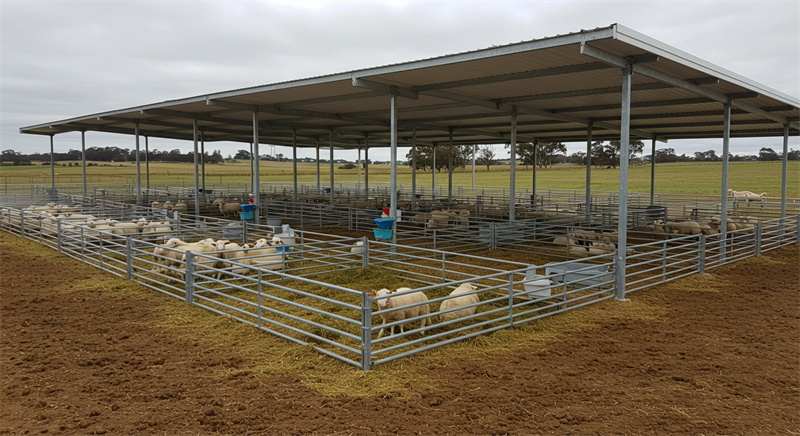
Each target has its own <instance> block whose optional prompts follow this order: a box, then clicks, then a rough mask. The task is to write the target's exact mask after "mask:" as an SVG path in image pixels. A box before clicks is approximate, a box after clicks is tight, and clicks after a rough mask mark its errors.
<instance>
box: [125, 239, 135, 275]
mask: <svg viewBox="0 0 800 436" xmlns="http://www.w3.org/2000/svg"><path fill="white" fill-rule="evenodd" d="M125 257H126V259H127V265H128V268H127V275H126V278H127V279H128V280H133V239H131V237H130V236H128V237H127V238H125Z"/></svg>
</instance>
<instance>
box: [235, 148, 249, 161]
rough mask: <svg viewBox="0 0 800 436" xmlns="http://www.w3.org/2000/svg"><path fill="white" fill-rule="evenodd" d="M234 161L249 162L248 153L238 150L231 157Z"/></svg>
mask: <svg viewBox="0 0 800 436" xmlns="http://www.w3.org/2000/svg"><path fill="white" fill-rule="evenodd" d="M233 158H234V159H247V160H250V152H249V151H247V150H239V151H237V152H236V154H235V155H234V156H233Z"/></svg>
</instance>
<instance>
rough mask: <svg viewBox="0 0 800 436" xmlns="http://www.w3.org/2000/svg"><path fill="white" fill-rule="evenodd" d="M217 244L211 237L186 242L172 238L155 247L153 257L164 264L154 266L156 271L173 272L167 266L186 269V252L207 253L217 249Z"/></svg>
mask: <svg viewBox="0 0 800 436" xmlns="http://www.w3.org/2000/svg"><path fill="white" fill-rule="evenodd" d="M216 249H217V246H216V245H215V242H214V240H213V239H211V238H207V239H204V240H202V241H199V242H184V241H181V240H180V239H178V238H172V239H170V240H169V241H167V242H166V243H165V244H163V245H159V246H157V247H155V248H153V257H154V258H155V260H156V263H158V264H161V265H164V266H163V267H161V266H158V265H157V266H154V267H153V268H152V270H153V271H154V272H164V273H167V274H169V273H171V272H172V271H171V270H170V269H168V268H167V267H173V266H174V267H177V268H178V269H185V265H186V252H187V251H191V252H192V253H207V252H212V251H216Z"/></svg>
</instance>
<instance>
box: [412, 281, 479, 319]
mask: <svg viewBox="0 0 800 436" xmlns="http://www.w3.org/2000/svg"><path fill="white" fill-rule="evenodd" d="M476 289H478V287H477V286H474V285H471V284H469V283H462V284H461V285H459V286H458V287H457V288H456V289H454V290H453V292H451V293H450V296H453V295H461V294H467V293H469V292H472V291H474V290H476ZM478 303H480V298H478V295H477V294H467V295H461V296H460V297H455V298H451V299H449V300H444V301H442V304H441V305H440V306H439V312H446V311H448V310H452V309H456V308H459V307H461V308H462V309H458V310H453V311H452V312H447V313H440V314H439V320H440V321H441V322H445V321H453V320H455V319H458V318H465V317H467V316H470V315H474V314H475V309H476V307H475V306H474V304H478ZM466 306H471V307H466ZM423 327H424V326H423Z"/></svg>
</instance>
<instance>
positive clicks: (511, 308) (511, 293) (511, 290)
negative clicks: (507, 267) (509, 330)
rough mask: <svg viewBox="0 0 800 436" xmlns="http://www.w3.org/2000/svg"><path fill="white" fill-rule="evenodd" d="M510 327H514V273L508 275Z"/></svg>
mask: <svg viewBox="0 0 800 436" xmlns="http://www.w3.org/2000/svg"><path fill="white" fill-rule="evenodd" d="M508 326H509V327H514V273H513V272H512V273H508Z"/></svg>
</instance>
